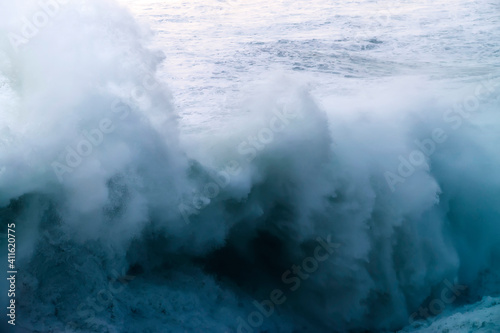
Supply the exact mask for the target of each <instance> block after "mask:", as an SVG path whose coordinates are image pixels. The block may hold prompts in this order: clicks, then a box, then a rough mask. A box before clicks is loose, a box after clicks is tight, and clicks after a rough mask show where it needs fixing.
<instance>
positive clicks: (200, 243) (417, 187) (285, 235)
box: [0, 0, 500, 332]
mask: <svg viewBox="0 0 500 333" xmlns="http://www.w3.org/2000/svg"><path fill="white" fill-rule="evenodd" d="M41 4H43V6H42V5H41ZM1 6H2V13H1V14H0V22H1V23H0V30H1V34H2V39H1V41H0V108H1V110H0V133H1V134H0V216H1V220H2V224H3V225H4V224H7V223H16V226H17V235H16V237H17V238H16V239H17V251H16V253H17V266H18V269H19V272H20V274H19V275H18V277H17V278H18V281H17V286H18V293H17V303H18V304H17V306H18V315H17V316H18V322H17V327H21V328H24V329H27V330H30V331H35V332H48V331H54V332H62V331H65V330H66V331H68V332H72V331H99V332H154V331H164V332H185V331H190V332H201V331H203V332H233V331H236V332H259V331H266V330H267V331H271V332H291V331H294V330H295V331H301V332H305V331H311V332H313V331H316V332H317V331H324V332H331V331H347V330H359V331H361V330H372V331H376V330H379V331H383V330H395V329H399V328H402V327H404V326H407V325H410V324H414V322H416V321H418V320H419V319H426V316H425V315H424V314H422V313H421V312H419V310H418V309H419V308H422V307H424V308H425V307H428V308H429V307H430V308H431V311H430V312H431V315H433V314H434V315H435V314H437V313H435V312H433V311H432V305H430V302H431V303H432V300H436V299H438V300H442V297H443V296H442V295H443V292H442V290H443V288H448V289H449V290H450V291H451V292H452V293H451V294H450V293H449V292H448V293H447V294H446V295H447V296H446V297H447V298H446V299H448V298H450V295H451V296H453V295H456V297H455V299H454V300H453V302H449V303H447V302H444V301H442V302H441V303H442V304H445V303H446V304H445V305H446V307H448V308H450V307H455V306H459V305H463V304H467V303H470V302H475V301H478V300H480V299H481V298H482V297H483V296H498V294H499V293H500V285H499V283H498V281H499V277H500V266H499V265H500V264H499V263H500V260H499V259H500V242H499V239H500V224H499V223H498V221H499V220H500V210H499V205H498V203H499V199H500V169H499V168H498V165H499V162H500V157H499V155H498V144H499V143H500V134H499V133H500V131H499V130H500V117H499V114H498V110H499V106H500V99H499V96H500V92H499V84H500V81H499V77H498V76H495V75H494V74H492V75H490V76H488V77H480V78H477V80H473V82H465V83H463V84H462V85H461V87H462V88H461V90H459V91H458V90H457V89H449V87H448V88H447V86H446V85H445V84H443V83H442V82H436V81H429V80H426V79H422V78H402V79H400V80H394V81H395V82H392V83H385V84H384V86H383V87H381V88H378V89H374V88H367V89H366V90H367V92H366V94H367V95H365V96H364V98H359V96H346V97H338V96H332V97H329V98H326V99H325V100H322V101H321V102H318V101H317V100H316V98H314V97H313V96H312V95H311V93H310V92H309V90H308V86H307V84H301V83H296V82H293V80H291V79H290V78H287V77H282V76H279V75H275V76H274V77H271V78H269V82H268V83H264V84H262V87H261V89H259V90H257V91H254V92H253V95H251V96H249V97H248V100H245V101H242V103H241V105H242V107H241V108H240V109H238V110H234V114H235V115H237V116H234V117H231V119H228V120H227V122H226V124H225V126H224V127H223V128H220V129H218V128H215V129H213V130H212V131H210V132H207V133H200V134H198V135H196V136H192V137H188V138H186V139H185V140H179V138H180V133H179V130H178V126H177V120H178V117H177V115H176V112H175V110H174V108H173V106H172V101H171V97H170V93H169V91H168V88H167V87H166V86H165V84H164V83H163V82H162V81H161V80H160V79H158V76H157V75H156V72H157V68H158V66H159V65H160V64H161V63H162V62H163V61H165V62H168V59H164V56H163V55H162V54H161V52H157V51H155V50H153V49H151V48H149V47H148V39H149V38H150V36H151V32H150V31H149V30H148V29H146V28H144V27H143V26H140V25H138V24H137V23H135V21H134V19H133V17H132V16H131V15H130V14H129V13H128V12H127V11H126V10H125V9H124V8H121V7H119V6H117V5H116V4H114V3H113V2H110V1H97V0H86V1H74V2H67V1H55V0H54V1H41V2H34V1H18V2H16V3H11V2H8V1H1ZM41 13H45V14H44V15H45V16H43V15H42V14H41ZM44 17H45V18H44ZM44 20H46V22H45V21H44ZM44 22H45V23H44ZM457 91H458V92H457ZM457 96H458V98H457ZM194 147H196V148H194ZM4 228H5V226H4ZM6 252H7V251H5V255H4V256H6ZM6 261H7V258H6V257H5V258H4V262H6ZM2 289H3V290H7V289H8V285H7V282H6V281H4V282H3V285H2ZM3 297H4V304H7V302H8V299H7V297H6V296H5V295H4V296H3ZM441 303H440V304H441ZM436 304H437V303H436ZM441 311H442V309H441V310H439V312H441ZM4 324H5V325H7V324H6V323H4V322H3V321H2V325H4Z"/></svg>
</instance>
